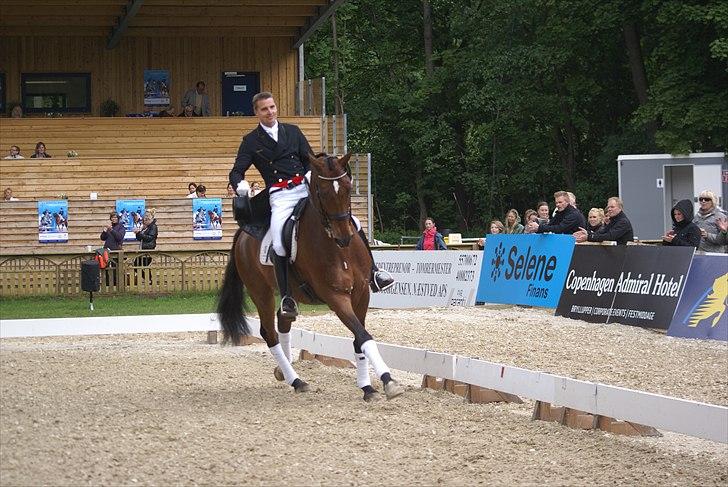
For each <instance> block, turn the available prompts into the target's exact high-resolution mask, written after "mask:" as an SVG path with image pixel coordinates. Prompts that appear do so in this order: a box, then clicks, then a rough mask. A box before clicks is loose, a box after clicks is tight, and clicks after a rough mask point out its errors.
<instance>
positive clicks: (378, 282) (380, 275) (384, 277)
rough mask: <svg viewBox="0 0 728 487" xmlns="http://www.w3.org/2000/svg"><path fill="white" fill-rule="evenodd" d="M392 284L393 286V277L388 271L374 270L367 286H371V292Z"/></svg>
mask: <svg viewBox="0 0 728 487" xmlns="http://www.w3.org/2000/svg"><path fill="white" fill-rule="evenodd" d="M392 286H394V278H393V277H392V274H390V273H389V272H387V271H376V272H373V273H372V278H371V280H370V281H369V287H371V288H372V292H373V293H378V292H380V291H385V290H387V289H389V288H390V287H392Z"/></svg>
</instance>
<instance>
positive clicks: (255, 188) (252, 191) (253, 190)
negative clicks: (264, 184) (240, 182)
mask: <svg viewBox="0 0 728 487" xmlns="http://www.w3.org/2000/svg"><path fill="white" fill-rule="evenodd" d="M260 192H261V189H260V183H259V182H258V181H253V185H252V186H251V187H250V197H251V198H252V197H253V196H255V195H256V194H258V193H260Z"/></svg>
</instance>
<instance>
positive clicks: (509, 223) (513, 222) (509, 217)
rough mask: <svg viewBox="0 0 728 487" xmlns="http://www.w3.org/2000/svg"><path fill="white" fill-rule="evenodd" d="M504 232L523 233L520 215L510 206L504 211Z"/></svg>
mask: <svg viewBox="0 0 728 487" xmlns="http://www.w3.org/2000/svg"><path fill="white" fill-rule="evenodd" d="M505 233H507V234H512V235H519V234H521V233H523V225H521V217H520V215H519V214H518V210H516V209H514V208H511V209H510V210H508V213H506V225H505Z"/></svg>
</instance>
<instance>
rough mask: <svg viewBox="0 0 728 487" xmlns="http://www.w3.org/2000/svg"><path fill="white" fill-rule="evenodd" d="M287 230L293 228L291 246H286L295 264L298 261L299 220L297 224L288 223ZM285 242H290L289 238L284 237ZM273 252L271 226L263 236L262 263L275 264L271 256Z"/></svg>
mask: <svg viewBox="0 0 728 487" xmlns="http://www.w3.org/2000/svg"><path fill="white" fill-rule="evenodd" d="M284 228H285V229H286V230H287V229H289V228H291V238H290V247H291V248H286V250H287V251H288V255H290V256H291V257H290V258H289V259H288V261H289V262H290V263H291V264H293V263H294V262H296V254H297V251H298V221H296V222H295V225H290V226H289V225H286V226H285V227H284ZM283 241H284V242H286V243H288V242H289V239H288V238H284V239H283ZM272 252H273V234H272V233H271V231H270V228H268V231H266V232H265V236H264V237H263V241H262V242H261V243H260V255H259V259H260V263H261V265H270V266H272V265H273V259H272V258H271V253H272Z"/></svg>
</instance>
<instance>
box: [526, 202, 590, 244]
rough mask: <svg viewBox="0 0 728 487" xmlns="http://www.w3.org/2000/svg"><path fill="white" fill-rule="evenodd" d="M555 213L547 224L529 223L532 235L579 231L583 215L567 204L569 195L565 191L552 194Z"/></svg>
mask: <svg viewBox="0 0 728 487" xmlns="http://www.w3.org/2000/svg"><path fill="white" fill-rule="evenodd" d="M554 201H555V203H556V213H555V214H554V216H553V217H552V218H551V219H550V220H549V222H548V223H529V224H528V227H529V230H530V231H531V232H532V233H566V234H569V235H571V234H573V233H574V232H576V231H577V230H578V229H579V226H580V225H581V223H582V221H583V220H584V215H582V214H581V212H580V211H579V210H577V209H576V208H574V207H573V206H571V205H570V204H569V195H568V194H567V193H566V191H557V192H556V193H554Z"/></svg>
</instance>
